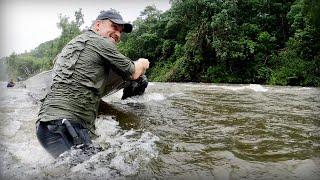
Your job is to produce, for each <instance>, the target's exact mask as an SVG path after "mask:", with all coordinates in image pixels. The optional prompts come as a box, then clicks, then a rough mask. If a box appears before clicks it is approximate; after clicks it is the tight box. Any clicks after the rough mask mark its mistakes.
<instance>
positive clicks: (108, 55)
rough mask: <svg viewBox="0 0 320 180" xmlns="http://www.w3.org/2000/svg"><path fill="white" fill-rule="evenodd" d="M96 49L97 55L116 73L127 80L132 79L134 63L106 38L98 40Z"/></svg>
mask: <svg viewBox="0 0 320 180" xmlns="http://www.w3.org/2000/svg"><path fill="white" fill-rule="evenodd" d="M96 48H97V53H98V54H99V55H100V56H102V59H103V60H104V61H107V62H106V64H109V65H110V66H111V68H113V70H114V71H115V72H117V73H118V74H119V75H121V76H122V78H123V79H125V80H129V79H131V76H132V74H133V73H134V63H133V62H132V60H131V59H129V58H127V57H126V56H124V55H123V54H121V53H120V52H119V51H118V50H117V49H116V47H115V46H114V45H113V44H111V43H110V42H108V40H107V39H104V38H103V39H99V40H98V42H97V44H96Z"/></svg>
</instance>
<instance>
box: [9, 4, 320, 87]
mask: <svg viewBox="0 0 320 180" xmlns="http://www.w3.org/2000/svg"><path fill="white" fill-rule="evenodd" d="M170 3H171V8H170V9H169V10H167V11H165V12H161V11H159V10H157V9H156V7H154V6H147V7H146V8H145V9H144V11H143V12H141V15H140V16H139V17H138V18H137V19H136V20H135V21H134V22H133V25H134V31H133V32H132V33H130V34H124V35H123V37H122V42H121V43H120V44H119V45H118V48H119V50H120V51H121V52H122V53H123V54H125V55H126V56H128V57H129V58H131V59H133V60H135V59H137V58H139V57H144V58H148V59H149V60H150V62H151V69H150V70H148V77H149V79H150V80H151V81H169V82H171V81H174V82H214V83H258V84H272V85H300V86H320V1H318V0H292V1H283V0H171V1H170ZM83 23H84V21H83V14H82V12H81V9H79V10H78V11H76V12H75V20H72V21H70V20H69V18H68V17H66V16H60V22H58V28H60V29H61V30H62V33H61V35H60V36H59V37H58V38H56V39H54V40H51V41H48V42H45V43H42V44H40V45H39V46H38V47H37V48H35V49H34V50H32V51H31V52H27V53H23V54H14V53H13V54H11V55H10V56H9V57H6V60H7V65H8V72H10V77H18V76H21V77H28V76H31V75H33V74H36V73H39V72H41V71H43V70H47V69H50V68H51V67H52V60H53V59H54V57H55V56H56V55H57V54H58V53H59V52H60V51H61V49H62V48H63V46H64V45H65V44H66V43H67V42H68V41H70V40H71V39H72V38H73V37H75V36H76V35H78V34H80V33H81V32H82V31H83V30H81V29H80V26H81V25H82V24H83Z"/></svg>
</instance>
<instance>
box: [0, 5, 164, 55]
mask: <svg viewBox="0 0 320 180" xmlns="http://www.w3.org/2000/svg"><path fill="white" fill-rule="evenodd" d="M147 5H155V6H156V7H157V9H159V10H162V11H166V10H168V9H169V8H170V4H169V0H87V1H85V0H52V1H46V0H0V27H1V30H0V39H1V40H0V42H1V44H0V47H1V48H0V57H3V56H9V55H10V54H11V53H12V52H16V53H22V52H25V51H26V50H27V51H30V50H31V49H34V48H35V47H37V46H38V45H39V44H41V43H43V42H46V41H48V40H52V39H54V38H56V37H58V36H59V35H60V30H59V29H58V28H57V22H58V21H59V14H62V15H67V16H69V17H70V18H71V19H74V12H75V11H76V10H78V9H79V8H82V13H83V14H84V21H85V24H84V25H83V27H82V28H84V27H85V26H90V23H91V21H92V20H94V19H95V18H96V17H97V15H98V14H99V12H100V11H101V10H108V9H110V8H113V9H116V10H117V11H119V12H120V14H121V15H122V17H123V19H124V20H125V21H131V22H132V21H133V20H135V19H136V18H137V17H138V16H139V15H140V12H141V11H143V9H144V8H145V7H146V6H147Z"/></svg>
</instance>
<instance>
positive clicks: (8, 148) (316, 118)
mask: <svg viewBox="0 0 320 180" xmlns="http://www.w3.org/2000/svg"><path fill="white" fill-rule="evenodd" d="M38 81H39V80H38ZM29 84H32V83H29ZM44 93H45V90H44V89H43V88H42V87H38V88H35V87H32V86H28V85H27V88H23V87H20V88H19V87H16V88H11V89H7V88H6V87H5V83H1V88H0V108H1V109H0V122H1V125H0V134H1V140H0V155H1V160H0V161H1V162H0V163H1V164H0V166H1V167H0V168H1V169H0V170H1V176H0V179H286V180H287V179H306V180H309V179H310V180H311V179H314V180H316V179H320V169H319V167H320V141H319V140H320V128H319V127H320V89H319V88H309V87H280V86H261V85H253V84H251V85H229V84H201V83H156V82H151V83H149V86H148V88H147V90H146V93H145V94H144V95H143V96H140V97H133V98H129V99H127V100H120V99H121V94H122V93H121V92H118V93H115V94H113V95H111V96H109V97H104V98H103V100H104V101H106V102H107V103H108V104H110V108H109V109H108V110H107V111H106V112H104V114H102V115H100V116H99V117H98V118H97V119H96V127H97V130H96V133H97V134H98V135H99V137H98V138H97V139H95V140H94V143H95V144H99V145H100V146H101V147H102V150H97V149H94V150H93V151H91V152H90V153H83V152H82V151H80V150H79V149H73V150H71V151H70V152H67V153H65V154H64V155H63V156H62V157H60V158H58V159H53V158H51V157H50V155H48V153H47V152H46V151H45V150H44V149H43V148H42V147H41V146H40V144H39V143H38V141H37V138H36V136H35V119H36V117H37V112H38V110H39V101H38V100H39V98H40V97H41V96H43V94H44Z"/></svg>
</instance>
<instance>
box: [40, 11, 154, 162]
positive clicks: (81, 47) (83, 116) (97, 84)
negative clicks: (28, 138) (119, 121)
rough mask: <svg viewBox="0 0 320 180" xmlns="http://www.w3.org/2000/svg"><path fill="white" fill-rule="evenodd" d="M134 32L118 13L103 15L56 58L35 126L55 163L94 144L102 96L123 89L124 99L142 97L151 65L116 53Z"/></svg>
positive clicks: (104, 13) (102, 13)
mask: <svg viewBox="0 0 320 180" xmlns="http://www.w3.org/2000/svg"><path fill="white" fill-rule="evenodd" d="M131 31H132V25H131V24H129V23H126V22H124V21H123V19H122V17H121V15H120V14H119V13H118V12H116V11H115V10H109V11H102V12H101V13H100V14H99V16H98V17H97V18H96V20H95V21H94V23H93V25H92V27H91V29H90V30H88V31H86V32H84V33H83V34H81V35H79V36H77V37H75V38H74V39H73V40H71V41H70V42H69V43H68V44H67V45H66V46H65V47H64V48H63V49H62V51H61V53H60V54H58V55H57V57H56V59H55V64H54V67H53V82H52V85H51V88H50V91H49V92H48V94H47V95H46V97H45V98H44V99H43V100H42V104H41V107H40V110H39V114H38V120H37V123H36V131H37V137H38V140H39V142H40V143H41V145H42V146H43V147H44V148H45V149H46V150H47V151H48V152H49V153H50V154H51V155H52V156H53V157H58V156H59V155H60V154H61V153H63V152H65V151H67V150H69V149H70V148H71V147H72V146H75V145H82V144H83V145H84V146H87V145H89V144H91V138H92V137H95V136H96V135H95V133H94V130H95V127H94V123H95V119H96V117H97V115H98V111H99V106H100V107H104V106H103V105H102V103H103V102H102V101H101V98H102V97H103V96H105V95H108V94H110V93H112V92H114V91H116V90H119V89H121V88H125V90H124V91H128V92H127V93H124V95H125V94H126V95H125V97H123V98H122V99H125V98H127V97H130V96H134V95H139V94H142V93H143V92H144V90H145V88H146V87H147V83H148V82H147V79H146V77H145V76H144V73H145V71H146V70H147V69H148V68H149V61H148V59H144V58H139V59H138V60H136V61H132V60H130V59H129V58H128V57H126V56H124V55H122V54H121V53H120V52H119V51H118V50H117V48H116V44H117V43H118V42H119V41H120V37H121V34H122V33H130V32H131ZM133 86H134V87H133ZM129 91H130V92H129ZM141 92H142V93H141Z"/></svg>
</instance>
